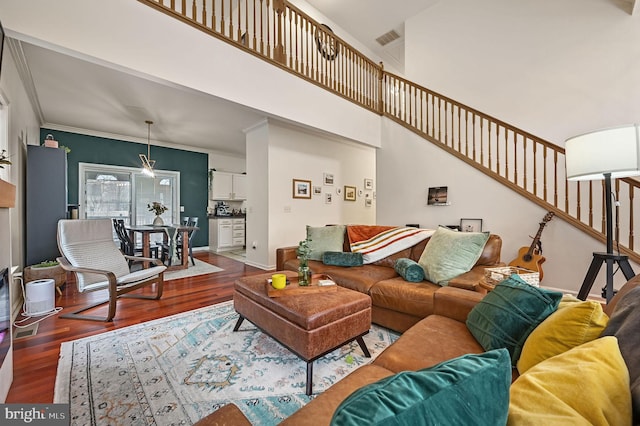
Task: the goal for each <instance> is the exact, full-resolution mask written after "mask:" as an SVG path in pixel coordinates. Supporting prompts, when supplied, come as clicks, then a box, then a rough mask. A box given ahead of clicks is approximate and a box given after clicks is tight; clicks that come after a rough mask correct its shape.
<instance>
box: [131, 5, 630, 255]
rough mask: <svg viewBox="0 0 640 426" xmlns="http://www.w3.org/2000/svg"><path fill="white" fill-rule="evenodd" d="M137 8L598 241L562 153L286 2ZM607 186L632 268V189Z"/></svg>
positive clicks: (586, 185) (597, 192)
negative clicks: (379, 121) (313, 88)
mask: <svg viewBox="0 0 640 426" xmlns="http://www.w3.org/2000/svg"><path fill="white" fill-rule="evenodd" d="M138 1H139V2H141V3H144V4H146V5H149V6H151V7H153V8H155V9H157V10H159V11H161V12H163V13H166V14H168V15H170V16H172V17H174V18H176V19H178V20H180V21H182V22H185V23H187V24H189V25H191V26H193V27H194V28H197V29H199V30H201V31H204V32H206V33H208V34H210V35H212V36H214V37H216V38H218V39H220V40H223V41H225V42H227V43H230V44H232V45H234V46H236V47H238V48H240V49H242V50H244V51H246V52H247V53H250V54H252V55H255V56H257V57H259V58H262V59H264V60H266V61H268V62H270V63H271V64H273V65H275V66H277V67H279V68H281V69H282V70H285V71H287V72H290V73H292V74H295V75H297V76H299V77H300V78H303V79H305V80H307V81H309V82H311V83H313V84H316V85H318V86H320V87H322V88H324V89H326V90H328V91H330V92H332V93H334V94H336V95H338V96H341V97H342V98H344V99H347V100H349V101H351V102H354V103H356V104H357V105H359V106H361V107H363V108H366V109H368V110H370V111H372V112H375V113H377V114H380V115H384V116H385V117H388V118H389V119H391V120H393V121H395V122H397V123H399V124H400V125H402V126H404V127H406V128H407V129H409V130H410V131H412V132H414V133H416V134H418V135H420V136H421V137H423V138H424V139H426V140H428V141H430V142H431V143H434V144H435V145H437V146H439V147H440V148H442V149H444V150H445V151H447V152H449V153H450V154H451V155H453V156H455V157H457V158H459V159H460V160H462V161H464V162H465V163H467V164H469V165H470V166H472V167H475V168H476V169H478V170H480V171H481V172H483V173H484V174H486V175H487V176H490V177H491V178H493V179H495V180H496V181H498V182H500V183H501V184H503V185H505V186H507V187H509V188H511V189H512V190H513V191H515V192H517V193H518V194H520V195H522V196H523V197H525V198H527V199H529V200H530V201H532V202H534V203H536V204H538V205H540V206H541V207H543V208H544V209H546V210H549V211H553V212H554V213H555V214H556V216H557V217H559V218H562V219H564V220H565V221H566V222H568V223H570V224H571V225H573V226H575V227H576V228H578V229H579V230H581V231H583V232H585V233H587V234H589V235H591V236H592V237H594V238H596V239H598V240H600V241H602V242H603V243H604V242H605V241H606V237H605V229H606V226H605V209H604V205H605V203H604V200H605V198H604V197H605V191H604V185H603V184H599V183H597V182H569V181H567V179H566V176H565V159H564V155H565V151H564V148H562V147H560V146H557V145H555V144H553V143H551V142H549V141H546V140H544V139H542V138H539V137H537V136H535V135H533V134H531V133H529V132H526V131H524V130H521V129H519V128H517V127H515V126H512V125H510V124H509V123H505V122H504V121H502V120H499V119H497V118H495V117H492V116H489V115H487V114H484V113H482V112H481V111H478V110H476V109H474V108H471V107H469V106H466V105H464V104H461V103H459V102H457V101H455V100H453V99H451V98H449V97H447V96H444V95H441V94H439V93H437V92H434V91H432V90H429V89H427V88H425V87H422V86H420V85H417V84H415V83H413V82H411V81H409V80H406V79H404V78H402V77H400V76H397V75H394V74H392V73H389V72H386V71H385V70H384V67H383V65H382V63H380V64H376V63H374V62H373V61H371V60H369V59H368V58H367V57H365V56H364V55H363V54H361V53H360V52H358V51H357V50H356V49H355V48H353V47H352V46H351V45H349V44H348V43H347V42H345V41H344V40H343V39H341V38H340V37H339V36H337V35H335V34H334V33H333V31H332V30H331V29H330V28H329V27H327V26H326V25H323V24H321V23H318V22H316V21H315V20H313V19H312V18H310V17H309V16H308V15H306V14H305V13H304V12H302V11H301V10H299V9H298V8H296V7H295V6H293V5H290V4H289V3H288V2H287V1H286V0H181V1H180V2H176V1H175V0H138ZM614 188H615V190H614V196H615V197H616V200H620V201H621V202H620V203H619V204H620V205H619V206H616V211H615V213H616V215H615V217H616V222H615V231H614V232H615V235H614V238H615V240H616V241H617V242H618V244H617V245H616V248H617V249H618V250H619V251H620V253H622V254H625V255H628V256H629V258H630V259H631V260H632V261H634V262H637V263H640V253H638V252H636V251H635V247H637V246H638V244H636V236H635V229H634V225H635V221H634V214H635V210H634V202H635V200H636V199H637V198H638V197H636V193H637V191H640V182H638V181H637V180H635V179H631V178H625V179H617V180H614ZM622 201H624V202H622ZM622 240H623V241H624V242H623V241H622ZM625 242H626V243H625Z"/></svg>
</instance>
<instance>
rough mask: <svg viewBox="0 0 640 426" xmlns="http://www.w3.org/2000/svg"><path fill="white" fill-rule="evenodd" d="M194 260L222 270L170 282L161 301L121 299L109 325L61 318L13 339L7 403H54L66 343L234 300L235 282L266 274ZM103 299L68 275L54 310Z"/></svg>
mask: <svg viewBox="0 0 640 426" xmlns="http://www.w3.org/2000/svg"><path fill="white" fill-rule="evenodd" d="M194 257H196V258H197V259H200V260H202V261H204V262H208V263H211V264H213V265H216V266H218V267H220V268H222V269H224V271H221V272H217V273H214V274H207V275H199V276H195V277H188V278H182V279H178V280H171V281H167V282H165V284H164V292H163V295H162V298H161V299H160V300H136V299H120V300H119V301H118V309H117V312H116V317H115V318H114V320H113V321H112V322H109V323H105V322H97V321H87V320H73V319H61V318H59V317H58V316H57V315H56V316H53V317H50V318H47V319H45V320H43V321H42V322H40V323H39V325H38V332H37V334H36V335H35V336H30V337H23V338H21V339H18V340H14V342H13V363H14V367H13V374H14V376H13V384H12V385H11V389H10V390H9V394H8V396H7V401H6V402H7V403H51V402H53V391H54V385H55V380H56V370H57V366H58V357H59V355H60V344H61V343H62V342H66V341H70V340H75V339H79V338H82V337H87V336H92V335H95V334H98V333H103V332H105V331H110V330H115V329H118V328H122V327H127V326H129V325H133V324H138V323H141V322H145V321H150V320H153V319H157V318H161V317H165V316H168V315H173V314H178V313H180V312H185V311H190V310H192V309H197V308H201V307H204V306H209V305H214V304H216V303H220V302H224V301H226V300H231V298H232V295H233V282H234V281H235V280H236V279H238V278H239V277H243V276H249V275H255V274H260V273H264V272H266V271H264V270H262V269H258V268H254V267H251V266H246V265H245V264H244V263H242V262H238V261H236V260H233V259H230V258H227V257H223V256H218V255H216V254H213V253H208V252H194ZM147 291H148V290H147ZM105 295H106V292H105V291H99V292H95V293H89V294H81V293H78V292H77V291H76V287H75V283H74V282H73V281H72V279H71V276H70V277H69V280H68V282H67V284H66V285H65V287H64V289H63V294H62V295H61V296H58V295H57V294H56V306H61V307H63V308H64V309H72V308H73V307H75V306H82V305H86V304H89V302H90V301H92V300H96V301H98V300H101V299H104V298H105V297H106V296H105ZM100 310H104V311H105V312H106V309H105V308H102V307H100V308H98V309H96V310H95V311H94V312H101V311H100ZM20 318H21V316H18V320H19V319H20ZM14 333H15V329H14Z"/></svg>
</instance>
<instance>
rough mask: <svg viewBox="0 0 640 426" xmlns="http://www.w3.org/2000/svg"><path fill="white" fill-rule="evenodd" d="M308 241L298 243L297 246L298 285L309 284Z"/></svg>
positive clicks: (309, 250) (309, 252) (309, 251)
mask: <svg viewBox="0 0 640 426" xmlns="http://www.w3.org/2000/svg"><path fill="white" fill-rule="evenodd" d="M309 241H310V240H309V239H305V240H302V241H300V244H299V245H298V261H299V263H298V285H301V286H308V285H309V284H311V269H309V263H308V262H309V255H310V254H311V248H310V247H309Z"/></svg>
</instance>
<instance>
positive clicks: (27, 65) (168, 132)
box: [11, 0, 437, 156]
mask: <svg viewBox="0 0 640 426" xmlns="http://www.w3.org/2000/svg"><path fill="white" fill-rule="evenodd" d="M435 1H437V0H429V1H425V0H401V1H395V2H389V1H385V0H351V1H349V2H344V1H341V0H309V1H308V2H309V4H311V5H312V6H313V7H315V8H316V9H317V10H319V11H320V12H321V13H322V14H324V15H325V16H327V17H328V19H330V20H331V21H333V22H335V23H336V24H337V25H339V26H340V27H342V28H348V29H349V31H350V33H351V34H352V35H353V36H354V37H356V38H357V39H358V40H359V41H360V42H361V43H363V44H364V45H365V46H367V47H368V48H370V49H371V50H372V51H374V52H375V53H377V54H379V55H380V56H381V57H382V58H383V59H384V60H385V61H390V62H394V63H396V64H397V66H401V65H402V64H401V62H403V61H404V58H403V52H404V38H403V37H402V35H403V34H404V24H403V23H404V21H405V19H406V18H407V17H409V16H411V15H413V14H415V13H416V12H418V11H419V10H421V9H424V8H425V7H427V6H428V5H429V4H431V3H433V2H435ZM363 17H364V19H363ZM390 30H396V31H397V32H398V33H399V34H400V35H401V38H399V39H398V40H395V41H393V42H391V43H389V44H388V45H387V46H386V47H384V48H383V47H381V46H380V45H379V44H378V43H377V42H376V41H375V39H376V38H377V37H379V36H381V35H382V34H384V33H386V32H388V31H390ZM12 43H13V47H14V48H13V49H11V50H12V51H13V52H19V56H20V58H19V59H18V60H19V61H21V62H22V63H23V65H24V66H22V67H20V66H19V69H22V70H23V72H22V77H23V79H26V80H27V81H28V82H27V85H28V86H30V87H29V88H28V92H29V93H30V94H31V98H32V100H33V101H34V102H35V103H36V110H37V112H38V114H39V115H40V119H41V120H42V122H43V126H45V127H52V128H58V129H62V130H64V129H67V128H68V129H86V130H89V131H90V132H96V133H98V134H107V135H109V134H110V135H113V136H114V137H120V136H125V137H128V138H132V139H133V140H141V141H142V142H144V141H146V138H147V125H146V124H145V120H152V121H153V122H154V124H153V125H152V126H151V139H152V141H159V142H161V143H170V144H180V145H186V146H193V147H200V148H207V149H213V150H218V151H222V152H226V153H229V154H235V155H239V156H243V155H244V154H245V143H244V140H245V138H244V133H243V132H242V130H243V129H246V128H248V127H250V126H252V125H254V124H255V123H257V122H259V121H260V120H262V119H263V118H264V117H265V116H266V115H265V114H263V113H260V112H257V111H252V110H250V109H248V108H246V107H243V106H241V105H237V104H232V103H230V102H228V101H225V100H221V99H219V98H216V97H213V96H211V95H208V94H204V93H200V92H197V91H194V90H191V89H187V88H184V87H178V86H176V85H169V84H167V83H166V82H160V81H152V80H150V79H148V78H146V77H143V76H136V75H133V74H131V73H127V72H124V71H122V70H119V69H116V68H115V67H107V66H103V65H98V64H96V63H93V62H87V61H84V60H82V59H78V58H76V57H72V56H69V55H67V54H64V53H60V52H54V51H52V50H48V49H46V48H44V47H40V46H37V45H33V44H30V43H27V42H24V41H21V42H16V41H12ZM25 70H26V72H25Z"/></svg>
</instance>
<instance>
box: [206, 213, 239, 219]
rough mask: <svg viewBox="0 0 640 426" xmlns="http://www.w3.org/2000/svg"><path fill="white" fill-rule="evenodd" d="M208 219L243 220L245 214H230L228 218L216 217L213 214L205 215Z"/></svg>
mask: <svg viewBox="0 0 640 426" xmlns="http://www.w3.org/2000/svg"><path fill="white" fill-rule="evenodd" d="M207 217H208V218H209V219H245V218H246V217H247V215H246V214H232V215H229V216H216V215H215V214H210V215H207Z"/></svg>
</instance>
